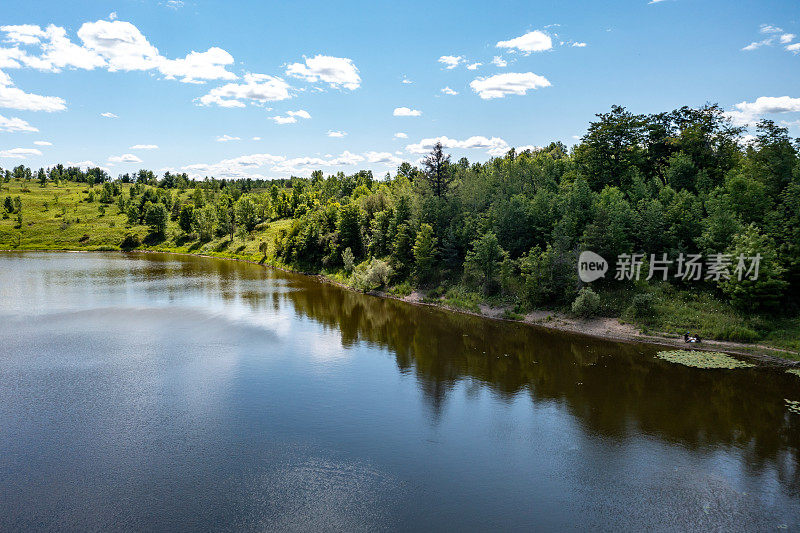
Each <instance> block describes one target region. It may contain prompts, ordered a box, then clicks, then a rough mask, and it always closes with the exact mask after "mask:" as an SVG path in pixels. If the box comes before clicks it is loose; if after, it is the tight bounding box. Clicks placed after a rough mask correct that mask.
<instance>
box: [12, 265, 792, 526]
mask: <svg viewBox="0 0 800 533" xmlns="http://www.w3.org/2000/svg"><path fill="white" fill-rule="evenodd" d="M656 351H657V349H656V348H653V347H649V346H644V345H635V344H622V343H614V342H604V341H600V340H596V339H591V338H587V337H582V336H576V335H568V334H562V333H555V332H550V331H544V330H540V329H536V328H532V327H527V326H523V325H519V324H512V323H499V322H492V321H487V320H483V319H478V318H475V317H469V316H462V315H456V314H450V313H444V312H440V311H437V310H432V309H426V308H420V307H414V306H410V305H406V304H401V303H399V302H394V301H386V300H380V299H377V298H374V297H369V296H363V295H359V294H355V293H352V292H348V291H343V290H340V289H338V288H336V287H333V286H330V285H325V284H320V283H318V282H316V281H313V280H311V279H308V278H304V277H302V276H295V275H289V274H283V273H279V272H274V271H271V270H268V269H265V268H261V267H258V266H255V265H248V264H243V263H235V262H230V261H222V260H213V259H206V258H197V257H179V256H168V255H157V254H129V255H122V254H113V253H109V254H67V253H1V254H0V530H3V531H9V530H81V531H85V530H102V531H109V530H161V531H176V530H269V531H274V530H302V531H322V530H341V531H365V530H368V531H373V530H382V529H392V530H396V529H400V530H450V531H463V530H487V529H491V530H564V529H584V530H585V529H591V530H598V529H601V530H636V531H641V530H658V531H661V530H704V531H706V530H724V531H731V530H739V531H759V530H761V531H773V530H776V529H777V528H788V529H789V530H792V529H797V528H798V527H800V521H799V520H798V517H800V471H798V451H800V415H796V414H792V413H790V412H789V411H788V410H787V409H786V407H785V404H784V398H788V399H793V400H800V378H797V377H795V376H791V375H787V374H785V373H782V372H778V371H775V370H770V369H752V370H750V369H747V370H742V369H739V370H696V369H689V368H685V367H681V366H678V365H673V364H671V363H667V362H665V361H661V360H658V359H655V358H654V357H653V355H654V353H655V352H656Z"/></svg>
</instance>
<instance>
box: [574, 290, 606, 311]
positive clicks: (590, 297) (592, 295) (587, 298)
mask: <svg viewBox="0 0 800 533" xmlns="http://www.w3.org/2000/svg"><path fill="white" fill-rule="evenodd" d="M599 308H600V297H599V296H598V295H597V293H596V292H594V291H593V290H592V289H590V288H589V287H584V288H582V289H581V290H580V291H578V296H577V297H576V298H575V301H574V302H572V312H573V313H574V314H575V315H577V316H579V317H581V318H589V317H592V316H594V315H596V314H597V310H598V309H599Z"/></svg>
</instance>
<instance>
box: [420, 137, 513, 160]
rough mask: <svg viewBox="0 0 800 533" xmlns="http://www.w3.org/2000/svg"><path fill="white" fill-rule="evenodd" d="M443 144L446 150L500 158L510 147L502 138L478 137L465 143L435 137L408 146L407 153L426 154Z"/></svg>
mask: <svg viewBox="0 0 800 533" xmlns="http://www.w3.org/2000/svg"><path fill="white" fill-rule="evenodd" d="M437 142H440V143H442V146H444V147H445V148H451V149H452V148H459V149H462V150H486V152H487V153H488V154H489V155H492V156H500V155H504V154H505V153H506V152H508V150H509V145H508V143H507V142H506V141H504V140H503V139H501V138H500V137H492V138H491V139H489V138H486V137H483V136H481V135H476V136H474V137H470V138H468V139H464V140H463V141H459V140H458V139H450V138H449V137H435V138H430V139H422V140H421V141H420V142H418V143H416V144H409V145H408V146H406V151H407V152H409V153H412V154H425V153H428V152H430V151H431V150H432V149H433V146H434V145H435V144H436V143H437Z"/></svg>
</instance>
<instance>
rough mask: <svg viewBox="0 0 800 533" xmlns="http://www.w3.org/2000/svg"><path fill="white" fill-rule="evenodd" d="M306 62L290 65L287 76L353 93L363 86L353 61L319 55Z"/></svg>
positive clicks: (287, 68) (306, 59)
mask: <svg viewBox="0 0 800 533" xmlns="http://www.w3.org/2000/svg"><path fill="white" fill-rule="evenodd" d="M304 60H305V63H291V64H290V65H288V66H287V67H286V75H287V76H292V77H295V78H301V79H304V80H306V81H308V82H312V83H315V82H317V81H321V82H323V83H327V84H328V85H330V86H331V87H334V88H337V89H338V88H339V87H344V88H345V89H349V90H351V91H353V90H355V89H358V88H359V87H360V86H361V77H360V76H359V75H358V69H357V68H356V66H355V65H354V64H353V60H351V59H348V58H346V57H332V56H325V55H322V54H318V55H316V56H314V57H312V58H304Z"/></svg>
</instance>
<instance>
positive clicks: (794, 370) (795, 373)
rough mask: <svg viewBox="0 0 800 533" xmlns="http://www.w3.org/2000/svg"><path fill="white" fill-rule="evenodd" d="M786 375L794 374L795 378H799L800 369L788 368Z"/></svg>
mask: <svg viewBox="0 0 800 533" xmlns="http://www.w3.org/2000/svg"><path fill="white" fill-rule="evenodd" d="M787 372H788V373H790V374H794V375H795V376H797V377H800V368H790V369H789V370H787Z"/></svg>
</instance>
